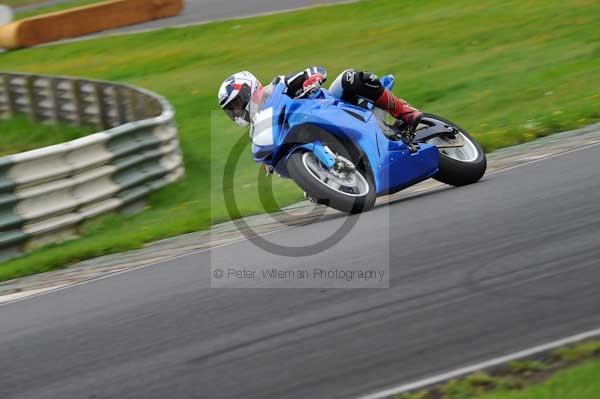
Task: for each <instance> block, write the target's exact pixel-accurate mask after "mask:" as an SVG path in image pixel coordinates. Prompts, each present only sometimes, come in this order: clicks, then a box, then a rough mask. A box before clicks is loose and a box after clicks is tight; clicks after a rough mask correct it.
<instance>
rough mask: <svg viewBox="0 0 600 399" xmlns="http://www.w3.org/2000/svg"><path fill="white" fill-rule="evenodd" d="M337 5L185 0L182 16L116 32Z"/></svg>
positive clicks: (300, 0)
mask: <svg viewBox="0 0 600 399" xmlns="http://www.w3.org/2000/svg"><path fill="white" fill-rule="evenodd" d="M65 1H67V0H49V1H46V2H43V3H40V4H34V5H30V6H25V7H20V9H21V10H27V9H32V8H37V7H40V6H41V5H52V4H57V3H63V2H65ZM340 2H348V0H185V8H184V10H183V12H182V13H181V14H180V15H178V16H176V17H173V18H165V19H160V20H156V21H151V22H146V23H143V24H137V25H133V26H129V27H125V28H122V29H118V31H120V32H130V31H138V30H146V29H154V28H161V27H167V26H174V25H185V24H194V23H199V22H208V21H213V20H221V19H231V18H238V17H246V16H250V15H255V14H263V13H270V12H278V11H286V10H293V9H295V8H302V7H309V6H314V5H319V4H333V3H340Z"/></svg>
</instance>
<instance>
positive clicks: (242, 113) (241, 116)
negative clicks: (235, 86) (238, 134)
mask: <svg viewBox="0 0 600 399" xmlns="http://www.w3.org/2000/svg"><path fill="white" fill-rule="evenodd" d="M249 103H250V86H248V85H246V84H245V85H243V86H242V88H241V89H240V92H239V93H238V95H237V96H235V98H234V99H233V100H231V101H230V102H229V103H228V104H227V105H225V106H224V107H223V110H224V111H225V113H226V114H227V115H228V116H229V117H230V118H231V120H232V121H234V122H235V123H237V124H238V125H241V126H248V125H249V124H250V112H249V111H248V104H249Z"/></svg>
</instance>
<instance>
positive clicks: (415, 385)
mask: <svg viewBox="0 0 600 399" xmlns="http://www.w3.org/2000/svg"><path fill="white" fill-rule="evenodd" d="M599 335H600V328H597V329H595V330H590V331H586V332H582V333H579V334H576V335H571V336H569V337H566V338H562V339H559V340H556V341H552V342H548V343H546V344H543V345H538V346H534V347H531V348H529V349H525V350H522V351H519V352H514V353H511V354H508V355H505V356H500V357H496V358H493V359H489V360H486V361H483V362H481V363H476V364H472V365H470V366H466V367H461V368H458V369H455V370H452V371H448V372H445V373H442V374H437V375H434V376H432V377H428V378H424V379H422V380H418V381H414V382H410V383H408V384H402V385H398V386H396V387H393V388H388V389H385V390H381V391H378V392H375V393H372V394H369V395H365V396H359V397H357V399H383V398H387V397H389V396H391V395H397V394H401V393H406V392H409V391H414V390H416V389H422V388H425V387H427V386H430V385H434V384H438V383H441V382H444V381H447V380H450V379H453V378H457V377H462V376H465V375H467V374H470V373H473V372H475V371H478V370H482V369H488V368H491V367H495V366H499V365H501V364H503V363H507V362H511V361H514V360H519V359H522V358H526V357H529V356H533V355H536V354H540V353H543V352H547V351H549V350H553V349H557V348H559V347H561V346H565V345H569V344H574V343H576V342H579V341H583V340H586V339H589V338H593V337H596V336H599Z"/></svg>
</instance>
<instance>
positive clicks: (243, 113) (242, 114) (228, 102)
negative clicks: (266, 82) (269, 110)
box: [219, 71, 262, 127]
mask: <svg viewBox="0 0 600 399" xmlns="http://www.w3.org/2000/svg"><path fill="white" fill-rule="evenodd" d="M261 88H262V85H261V84H260V82H259V81H258V79H257V78H256V76H254V75H252V74H251V73H250V72H248V71H242V72H238V73H236V74H233V75H231V76H230V77H228V78H227V79H225V81H224V82H223V84H222V85H221V88H220V89H219V105H220V106H221V108H223V110H224V111H225V113H226V114H227V115H228V116H229V117H230V118H231V120H233V121H234V122H235V123H237V124H238V125H240V126H243V127H246V126H248V125H250V98H251V97H252V95H253V94H254V93H255V92H257V91H258V90H260V89H261Z"/></svg>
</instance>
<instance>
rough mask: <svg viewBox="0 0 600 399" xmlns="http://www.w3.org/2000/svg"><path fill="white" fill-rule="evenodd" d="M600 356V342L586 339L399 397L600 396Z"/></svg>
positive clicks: (562, 398)
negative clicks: (553, 350) (542, 356)
mask: <svg viewBox="0 0 600 399" xmlns="http://www.w3.org/2000/svg"><path fill="white" fill-rule="evenodd" d="M599 356H600V341H597V340H593V341H588V342H583V343H579V344H576V345H572V346H567V347H564V348H561V349H558V350H556V351H555V352H553V353H551V354H547V355H546V356H544V358H543V360H533V359H525V360H519V361H515V362H512V363H510V364H507V365H505V366H503V368H501V369H498V370H496V371H495V372H494V373H492V374H488V373H486V372H484V371H478V372H475V373H473V374H471V375H468V376H466V377H464V378H461V379H455V380H451V381H448V382H447V383H444V384H441V385H439V386H434V387H430V388H428V389H424V390H421V391H418V392H412V393H408V394H399V395H397V396H396V397H395V399H542V398H548V399H550V398H551V399H571V398H572V399H598V398H600V378H598V377H599V376H600V358H599Z"/></svg>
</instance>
